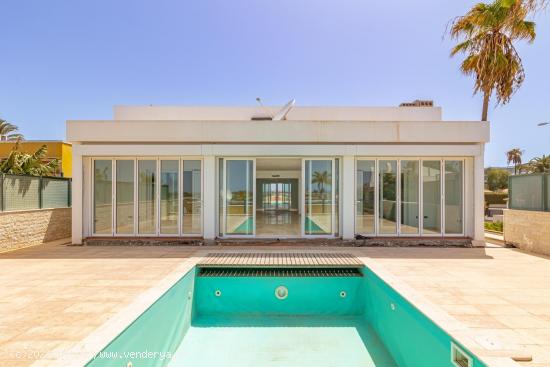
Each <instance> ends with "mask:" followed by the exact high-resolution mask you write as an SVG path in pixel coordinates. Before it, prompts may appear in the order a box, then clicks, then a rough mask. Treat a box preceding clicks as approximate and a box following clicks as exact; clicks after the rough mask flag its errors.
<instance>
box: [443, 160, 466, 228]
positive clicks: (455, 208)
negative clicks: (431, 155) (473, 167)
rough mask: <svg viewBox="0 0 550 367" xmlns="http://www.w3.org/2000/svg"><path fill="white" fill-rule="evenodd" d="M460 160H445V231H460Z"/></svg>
mask: <svg viewBox="0 0 550 367" xmlns="http://www.w3.org/2000/svg"><path fill="white" fill-rule="evenodd" d="M462 170H463V168H462V161H445V233H449V234H461V233H462V200H463V199H462Z"/></svg>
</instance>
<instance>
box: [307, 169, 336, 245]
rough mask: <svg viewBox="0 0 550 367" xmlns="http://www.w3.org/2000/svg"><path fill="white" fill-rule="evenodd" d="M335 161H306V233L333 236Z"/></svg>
mask: <svg viewBox="0 0 550 367" xmlns="http://www.w3.org/2000/svg"><path fill="white" fill-rule="evenodd" d="M333 180H334V174H333V160H332V159H326V160H325V159H323V160H313V159H306V160H304V206H305V216H304V233H305V234H306V235H332V234H333V233H334V231H333V220H334V218H333V217H334V210H335V206H334V195H333V193H334V192H333V186H334V182H333Z"/></svg>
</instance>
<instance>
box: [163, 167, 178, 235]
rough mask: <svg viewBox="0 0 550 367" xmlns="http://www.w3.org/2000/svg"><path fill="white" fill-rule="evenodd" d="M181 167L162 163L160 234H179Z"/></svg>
mask: <svg viewBox="0 0 550 367" xmlns="http://www.w3.org/2000/svg"><path fill="white" fill-rule="evenodd" d="M179 165H180V161H179V160H161V161H160V234H179V223H178V218H179V211H180V210H179Z"/></svg>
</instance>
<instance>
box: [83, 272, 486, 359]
mask: <svg viewBox="0 0 550 367" xmlns="http://www.w3.org/2000/svg"><path fill="white" fill-rule="evenodd" d="M452 346H453V347H452ZM452 353H453V355H454V356H455V359H456V361H457V362H455V363H453V362H452V361H451V360H452V357H451V355H452ZM128 365H132V366H133V367H136V366H205V367H211V366H228V367H233V366H239V367H242V366H289V367H294V366H296V367H298V366H301V367H309V366H350V367H354V366H363V367H447V366H448V367H455V366H459V367H468V366H472V367H480V366H485V364H484V363H482V362H481V361H479V360H478V359H477V358H476V357H475V356H474V355H473V354H472V353H470V352H469V351H468V350H467V349H465V348H463V347H462V346H461V345H460V344H459V343H458V342H457V341H455V340H453V339H452V338H451V337H450V336H449V335H448V334H447V333H446V332H445V331H443V330H442V329H441V328H439V327H438V326H437V325H436V324H434V323H433V322H432V321H430V320H429V319H428V318H427V317H426V316H424V315H423V314H422V313H421V312H420V311H419V310H417V309H416V308H415V307H414V306H412V305H411V304H410V303H409V302H408V301H407V300H406V299H404V298H403V297H402V296H401V295H399V294H398V293H397V292H395V290H393V289H392V288H391V287H390V286H388V285H387V284H386V283H385V282H384V281H383V280H382V279H380V278H379V277H378V276H377V275H376V274H375V273H374V272H372V271H371V270H370V269H368V268H361V269H359V268H357V269H331V268H324V269H311V268H308V269H306V268H304V269H299V268H292V269H265V268H264V269H254V268H247V269H223V268H199V267H195V268H193V269H192V270H191V271H190V272H189V273H187V274H186V275H185V276H184V277H183V278H182V279H180V280H179V281H178V282H177V283H176V284H175V285H174V286H173V287H172V288H171V289H170V290H168V291H167V292H166V293H165V294H164V295H163V296H162V297H161V298H159V299H158V300H157V301H156V302H155V303H154V304H153V305H152V306H151V307H150V308H149V309H148V310H147V311H145V312H144V313H143V314H142V315H141V316H140V317H139V318H138V319H136V320H135V321H134V322H133V323H132V324H131V325H130V326H128V327H127V328H126V329H125V330H124V331H123V332H122V333H121V334H119V335H118V337H116V338H115V339H114V340H113V341H111V343H110V344H108V345H107V347H106V348H105V349H104V350H103V351H102V352H100V353H99V354H98V355H97V356H96V357H95V358H94V359H92V360H91V361H90V362H89V363H88V366H128Z"/></svg>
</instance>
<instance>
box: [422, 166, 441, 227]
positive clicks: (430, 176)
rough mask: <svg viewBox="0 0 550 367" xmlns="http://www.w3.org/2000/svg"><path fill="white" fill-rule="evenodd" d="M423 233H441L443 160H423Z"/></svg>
mask: <svg viewBox="0 0 550 367" xmlns="http://www.w3.org/2000/svg"><path fill="white" fill-rule="evenodd" d="M422 204H423V205H422V207H423V213H422V215H423V221H424V222H423V223H424V224H423V233H424V234H439V233H441V162H440V161H423V162H422Z"/></svg>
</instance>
